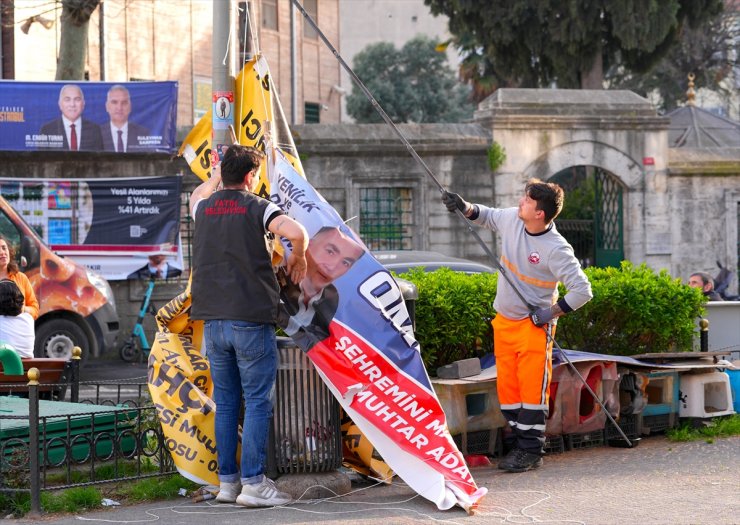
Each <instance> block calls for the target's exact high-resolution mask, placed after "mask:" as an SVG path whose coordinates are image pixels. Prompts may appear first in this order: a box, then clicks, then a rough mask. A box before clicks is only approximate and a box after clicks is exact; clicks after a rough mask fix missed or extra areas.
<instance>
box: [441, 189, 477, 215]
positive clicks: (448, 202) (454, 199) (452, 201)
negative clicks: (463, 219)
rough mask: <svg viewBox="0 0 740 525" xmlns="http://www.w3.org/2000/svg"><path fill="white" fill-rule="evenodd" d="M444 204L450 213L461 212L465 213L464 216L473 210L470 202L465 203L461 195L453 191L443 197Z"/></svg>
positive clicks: (445, 193) (447, 192)
mask: <svg viewBox="0 0 740 525" xmlns="http://www.w3.org/2000/svg"><path fill="white" fill-rule="evenodd" d="M442 202H443V203H444V205H445V206H447V211H449V212H450V213H455V210H460V211H461V212H463V215H465V214H466V213H467V212H469V211H470V208H472V206H471V205H470V203H469V202H465V200H464V199H463V198H462V197H460V195H458V194H457V193H452V192H451V191H446V192H444V194H443V195H442Z"/></svg>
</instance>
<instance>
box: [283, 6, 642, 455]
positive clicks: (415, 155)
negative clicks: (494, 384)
mask: <svg viewBox="0 0 740 525" xmlns="http://www.w3.org/2000/svg"><path fill="white" fill-rule="evenodd" d="M291 2H293V5H295V6H296V8H298V10H299V11H300V12H301V14H303V17H304V18H305V19H306V21H307V22H308V23H309V24H311V26H312V27H313V28H314V29H315V30H316V33H317V34H318V35H319V37H320V38H321V40H322V41H323V42H324V44H326V46H327V47H328V48H329V50H330V51H331V52H332V54H333V55H334V56H335V57H336V59H337V60H338V61H339V63H340V64H341V65H342V67H343V68H344V69H345V71H347V73H349V75H350V76H351V77H352V80H354V82H355V84H357V86H358V87H359V88H360V89H361V90H362V92H363V93H364V94H365V96H366V97H367V98H368V100H369V101H370V103H371V104H372V105H373V107H374V108H375V110H376V111H377V112H378V113H379V114H380V116H381V118H382V119H383V120H384V121H385V122H386V124H388V125H389V126H390V127H391V128H392V129H393V131H394V132H395V133H396V135H398V137H399V138H400V139H401V142H403V144H404V145H405V146H406V149H407V150H408V152H409V153H410V154H411V156H412V157H413V158H414V159H415V160H416V161H417V162H418V163H419V164H420V165H421V167H422V168H423V169H424V171H425V172H426V174H427V175H429V177H430V178H431V179H432V181H434V184H436V185H437V188H438V189H439V192H440V193H441V194H443V195H444V193H445V191H446V190H445V189H444V187H443V186H442V184H440V182H439V181H438V180H437V178H436V177H435V176H434V174H433V173H432V170H430V169H429V166H427V165H426V163H425V162H424V161H423V160H422V159H421V157H420V156H419V154H418V153H416V150H414V148H413V146H412V145H411V144H410V143H409V141H408V140H406V137H404V136H403V133H401V130H399V129H398V127H397V126H396V125H395V124H394V122H393V121H392V120H391V118H390V117H389V116H388V114H387V113H386V112H385V111H384V110H383V108H382V107H381V106H380V104H379V103H378V101H377V100H375V98H374V97H373V95H372V94H371V93H370V90H368V89H367V87H366V86H365V84H363V83H362V80H360V78H359V77H358V76H357V75H356V74H355V72H354V71H352V68H351V67H349V65H347V63H346V62H345V61H344V59H343V58H342V57H341V55H340V54H339V52H338V51H337V50H336V48H335V47H334V46H333V45H332V44H331V42H329V40H328V39H327V38H326V35H324V33H323V32H322V31H321V29H319V26H317V25H316V22H314V20H313V19H312V18H311V16H310V15H309V14H308V13H307V12H306V10H305V9H303V6H302V5H301V4H300V3H299V2H298V0H291ZM455 211H456V213H457V216H458V217H460V218H462V219H463V220H464V221H465V224H466V226H467V228H468V231H469V232H470V233H471V234H472V235H473V237H474V238H475V240H476V241H477V242H478V244H480V246H481V247H482V248H483V251H485V252H486V254H487V255H488V257H489V258H490V260H491V262H492V263H493V265H494V266H495V267H496V269H497V270H498V272H499V274H501V276H502V277H503V278H504V279H505V280H506V282H508V283H509V285H510V286H511V288H512V289H513V290H514V292H515V293H516V295H517V296H518V297H519V299H520V300H521V301H522V302H523V303H524V305H525V306H526V307H527V309H528V310H529V311H530V312H534V311H535V310H536V308H535V307H534V305H532V304H531V303H530V302H529V301H527V299H526V298H525V297H524V295H523V294H522V292H521V291H520V290H519V288H518V287H517V286H516V285H515V284H514V282H513V281H512V280H511V278H510V277H509V276H508V274H507V273H506V271H505V270H504V268H503V266H501V264H500V263H499V261H498V259H496V257H495V256H494V255H493V252H491V250H490V248H488V245H487V244H486V243H485V242H483V239H481V237H480V235H478V233H477V232H476V231H475V230H473V227H472V223H471V222H470V221H469V220H468V219H467V217H465V215H463V213H462V212H461V211H460V210H455ZM544 330H545V333H546V334H547V337H548V338H549V340H550V341H552V343H553V345H554V346H555V347H556V348H557V349H558V350H559V351H560V354H561V355H562V356H563V358H564V359H565V361H566V363H568V365H570V367H571V368H572V370H573V371H574V372H575V373H576V375H577V376H578V377H579V378H580V379H581V381H583V384H584V385H585V386H586V389H587V390H588V391H589V393H590V394H591V395H592V396H593V397H594V399H595V400H596V402H597V403H598V404H599V406H600V407H601V409H602V410H603V411H604V413H605V414H606V416H607V417H608V418H609V420H610V421H611V422H612V423H613V424H614V426H615V427H617V430H618V431H619V434H620V435H621V436H622V438H623V439H624V440H625V441H626V442H627V444H628V445H629V446H630V447H632V442H631V441H630V440H629V439H628V438H627V436H626V435H625V433H624V432H622V429H621V428H620V426H619V425H618V424H617V422H616V421H615V420H614V418H613V417H612V415H611V414H610V413H609V411H608V410H607V409H606V406H605V405H604V403H603V402H602V401H601V399H600V398H599V396H597V395H596V393H595V392H594V391H593V390H592V389H591V387H590V386H589V385H588V383H586V379H585V378H584V377H583V376H582V375H581V374H580V372H578V370H577V369H576V367H575V365H573V363H572V362H571V360H570V359H569V358H568V356H566V355H565V352H564V351H563V349H562V348H561V347H560V345H559V344H558V343H557V342H556V341H555V339H554V338H553V337H552V336H551V335H550V332H549V331H548V330H547V327H545V328H544Z"/></svg>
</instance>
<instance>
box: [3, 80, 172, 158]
mask: <svg viewBox="0 0 740 525" xmlns="http://www.w3.org/2000/svg"><path fill="white" fill-rule="evenodd" d="M176 131H177V82H122V83H114V82H83V81H63V82H18V81H13V80H6V81H0V150H2V151H39V150H41V151H109V152H117V153H146V152H165V153H172V152H174V151H175V140H176Z"/></svg>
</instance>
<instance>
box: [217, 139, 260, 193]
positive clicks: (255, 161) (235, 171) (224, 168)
mask: <svg viewBox="0 0 740 525" xmlns="http://www.w3.org/2000/svg"><path fill="white" fill-rule="evenodd" d="M264 158H265V154H264V153H262V152H261V151H260V150H258V149H257V148H253V147H251V146H240V145H238V144H232V145H231V146H229V149H227V150H226V154H225V155H224V158H223V160H222V161H221V180H222V181H223V183H224V186H232V185H234V184H241V183H242V182H243V181H244V177H245V176H246V175H247V173H249V172H250V171H252V170H253V169H254V168H257V167H259V165H260V164H261V163H262V159H264Z"/></svg>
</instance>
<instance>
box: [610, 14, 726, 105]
mask: <svg viewBox="0 0 740 525" xmlns="http://www.w3.org/2000/svg"><path fill="white" fill-rule="evenodd" d="M739 20H740V4H735V5H731V4H728V5H727V6H725V11H723V12H722V13H720V14H718V15H716V16H714V17H712V18H711V19H710V20H709V21H708V22H707V23H706V24H705V25H704V26H703V27H698V28H690V27H686V28H684V30H683V31H682V33H681V37H680V39H679V41H678V43H677V44H676V45H675V46H673V47H672V48H671V50H670V51H669V53H668V54H667V55H666V56H665V57H664V58H663V59H662V60H661V61H660V62H659V63H658V65H657V66H655V68H654V69H653V70H652V71H650V73H649V74H647V75H635V74H634V73H632V72H631V71H627V70H625V69H624V68H622V67H620V66H615V67H613V68H612V69H611V70H610V71H608V72H607V74H606V78H607V82H608V86H609V88H611V89H629V90H631V91H634V92H636V93H639V94H640V95H642V96H645V97H647V96H648V95H650V94H652V93H657V94H658V95H659V99H660V100H659V101H658V107H659V108H660V109H661V110H662V111H670V110H672V109H675V108H676V107H677V106H679V105H680V104H681V103H682V102H684V101H685V100H686V88H687V85H688V80H687V75H688V74H689V73H694V74H695V75H696V79H695V82H696V87H697V88H707V89H710V90H712V91H714V92H715V93H716V94H717V96H718V97H719V98H720V99H722V100H723V101H724V102H725V104H727V103H728V101H729V99H730V98H731V97H732V95H733V92H734V91H736V89H735V87H734V86H733V85H732V83H731V82H727V80H730V79H731V74H732V67H733V55H734V53H736V50H735V49H736V47H737V42H739V41H740V23H738V21H739Z"/></svg>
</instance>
